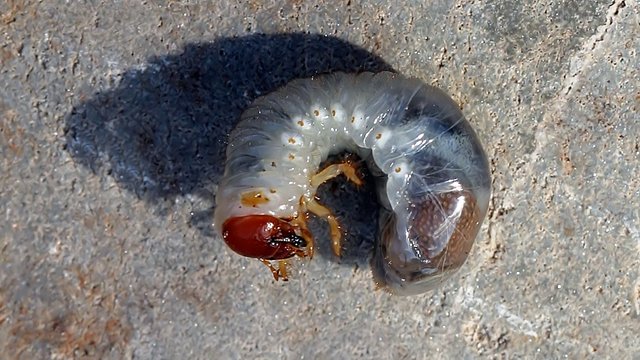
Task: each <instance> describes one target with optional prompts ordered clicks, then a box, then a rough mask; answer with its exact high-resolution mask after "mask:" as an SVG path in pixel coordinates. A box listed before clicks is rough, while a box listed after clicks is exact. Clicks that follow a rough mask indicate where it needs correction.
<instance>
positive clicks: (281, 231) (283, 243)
mask: <svg viewBox="0 0 640 360" xmlns="http://www.w3.org/2000/svg"><path fill="white" fill-rule="evenodd" d="M222 237H223V239H224V242H225V243H227V245H228V246H229V247H230V248H231V249H232V250H233V251H235V252H236V253H238V254H240V255H243V256H246V257H251V258H258V259H266V260H281V259H287V258H290V257H292V256H294V255H296V254H299V253H300V251H301V249H302V248H305V247H306V246H307V242H306V240H305V239H303V238H302V237H300V236H298V235H296V233H295V229H294V228H293V226H291V225H290V224H289V223H288V222H286V221H284V220H282V219H279V218H277V217H274V216H271V215H247V216H240V217H232V218H229V219H227V220H226V221H225V222H224V224H223V225H222Z"/></svg>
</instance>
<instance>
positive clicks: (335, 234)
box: [307, 199, 342, 256]
mask: <svg viewBox="0 0 640 360" xmlns="http://www.w3.org/2000/svg"><path fill="white" fill-rule="evenodd" d="M307 210H309V211H310V212H312V213H314V214H316V215H317V216H319V217H321V218H325V219H326V220H327V222H328V223H329V229H330V230H331V248H332V250H333V253H334V254H336V256H340V254H341V252H342V247H341V244H340V241H341V240H342V230H341V228H340V223H338V220H337V219H336V216H335V215H333V213H332V212H331V210H329V209H328V208H326V207H325V206H324V205H322V204H320V203H319V202H318V201H317V200H315V199H313V200H311V201H309V202H308V203H307Z"/></svg>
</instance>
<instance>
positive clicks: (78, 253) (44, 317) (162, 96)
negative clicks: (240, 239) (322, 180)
mask: <svg viewBox="0 0 640 360" xmlns="http://www.w3.org/2000/svg"><path fill="white" fill-rule="evenodd" d="M260 34H262V35H260ZM320 34H322V35H320ZM0 36H1V37H0V64H1V66H0V84H1V87H0V217H1V218H2V220H1V221H0V349H2V352H1V353H0V357H2V358H23V359H45V358H76V357H77V358H85V357H86V358H113V359H119V358H142V359H172V358H189V359H191V358H194V359H195V358H201V359H205V358H220V359H246V358H265V359H275V358H291V359H296V358H307V359H309V358H311V359H337V358H375V359H385V358H388V359H420V358H425V359H426V358H429V359H432V358H436V359H437V358H485V357H486V358H540V359H543V358H544V359H549V358H562V357H568V358H585V357H594V358H616V359H621V358H627V359H628V358H635V359H639V358H640V337H639V336H638V334H640V271H639V267H640V201H639V200H638V199H639V198H640V180H639V178H638V173H640V161H639V156H640V149H639V148H640V140H639V134H640V121H639V115H638V114H639V110H640V109H639V108H640V86H639V85H640V74H639V72H638V69H639V68H640V62H639V61H638V51H639V49H640V15H639V12H638V4H637V2H636V1H635V0H624V1H623V0H615V1H612V0H607V1H603V0H596V1H577V0H568V1H544V0H538V1H532V2H527V1H525V2H521V1H514V0H505V1H472V0H457V1H453V0H451V1H409V0H406V1H392V2H391V1H389V2H387V1H374V2H369V3H368V4H359V2H356V1H337V0H333V1H317V2H306V1H285V0H271V1H260V0H256V1H213V2H204V1H202V2H200V1H162V2H155V1H148V2H147V1H133V0H127V1H120V2H106V1H87V2H82V3H80V2H68V1H54V0H52V1H17V0H6V1H3V2H0ZM390 68H392V69H395V70H396V71H398V72H401V73H403V74H406V75H411V76H416V77H419V78H421V79H424V80H425V81H427V82H428V83H432V84H434V85H437V86H439V87H442V88H443V89H445V90H446V91H448V92H449V93H450V94H451V95H452V96H453V98H454V99H456V100H457V101H458V102H459V103H460V104H461V106H463V111H464V112H465V114H466V115H467V117H468V119H470V121H471V122H472V123H473V124H474V126H475V127H476V129H477V131H478V133H479V135H480V137H481V139H482V140H483V142H484V144H485V146H486V149H487V151H488V153H489V156H490V158H491V166H492V172H493V189H494V194H493V198H492V202H491V207H490V213H489V217H488V219H487V220H486V222H485V224H484V226H483V229H482V232H481V234H480V236H479V238H478V240H477V242H476V246H475V247H474V250H473V252H472V254H471V256H470V258H469V260H468V262H467V264H466V265H465V266H464V267H463V269H462V270H461V271H460V272H459V273H458V274H457V275H456V276H454V278H453V279H452V280H451V281H449V282H447V283H446V284H445V285H443V286H442V287H441V288H439V289H437V290H435V291H433V292H431V293H429V294H425V295H422V296H413V297H395V296H391V295H388V294H386V293H384V292H382V291H375V290H374V284H373V282H372V281H371V275H370V268H369V264H368V260H367V256H368V254H369V251H370V249H371V241H370V237H369V235H371V233H372V232H373V231H374V230H372V229H374V228H375V226H374V225H375V221H376V218H375V211H371V210H373V209H374V207H375V206H374V204H373V203H372V202H371V200H370V196H368V195H367V194H369V193H368V191H370V189H368V188H364V189H362V190H361V191H359V192H358V191H355V190H354V189H352V188H349V187H347V186H346V185H345V184H339V183H338V184H334V185H330V186H328V187H327V188H325V192H324V195H325V198H326V199H327V202H329V203H333V204H338V203H341V202H342V204H339V205H340V207H339V210H338V213H339V215H340V216H341V218H342V219H343V221H344V223H345V227H347V228H348V229H349V231H350V235H349V242H348V244H347V246H348V249H347V256H346V258H345V259H343V260H342V261H337V259H335V258H333V257H332V256H331V255H330V253H329V251H328V250H327V246H328V245H327V243H326V241H324V242H323V241H322V240H320V241H319V242H320V245H321V247H322V248H321V253H320V255H319V256H317V257H316V258H314V259H313V261H311V262H310V263H305V264H302V265H298V267H297V269H296V273H295V274H294V276H293V279H292V281H290V282H289V283H281V282H279V283H275V282H274V281H272V279H271V277H270V275H269V274H268V272H267V271H266V269H265V268H264V267H263V266H262V265H261V264H259V263H258V262H257V261H251V260H248V259H243V258H240V257H239V256H236V255H234V254H232V253H230V252H229V251H228V250H227V249H226V248H225V246H223V245H224V244H223V243H222V242H221V241H220V240H219V239H217V238H216V237H215V235H214V232H213V230H212V228H211V225H210V218H211V213H212V207H213V197H214V194H215V188H216V187H215V184H216V182H217V179H218V178H219V177H220V175H221V170H222V166H223V163H224V156H223V151H224V147H225V136H226V134H227V133H228V132H229V130H230V129H231V128H232V127H233V125H234V123H235V121H236V120H237V117H238V115H239V114H240V112H241V111H242V110H243V109H244V108H245V107H246V106H247V105H248V104H249V103H250V102H251V100H252V99H254V98H255V97H257V96H259V95H260V94H264V93H267V92H269V91H271V90H273V89H274V88H276V87H278V86H280V85H282V84H284V83H286V82H287V81H289V80H291V79H293V78H297V77H304V76H309V75H311V74H314V73H318V72H328V71H338V70H342V71H362V70H373V71H376V70H381V69H390ZM369 195H370V194H369ZM344 203H352V204H344ZM316 225H317V227H318V234H319V236H318V237H319V238H322V234H323V233H324V234H326V228H325V227H324V226H323V224H322V222H320V221H318V222H317V223H316ZM298 272H299V273H298Z"/></svg>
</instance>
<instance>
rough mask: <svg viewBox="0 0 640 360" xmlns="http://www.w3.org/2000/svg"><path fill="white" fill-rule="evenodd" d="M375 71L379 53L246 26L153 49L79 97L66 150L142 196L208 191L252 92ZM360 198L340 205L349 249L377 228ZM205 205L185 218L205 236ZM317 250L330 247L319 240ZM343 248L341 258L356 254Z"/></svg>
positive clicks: (208, 218)
mask: <svg viewBox="0 0 640 360" xmlns="http://www.w3.org/2000/svg"><path fill="white" fill-rule="evenodd" d="M382 70H392V69H391V67H390V66H389V65H388V64H387V63H385V62H384V61H383V60H382V59H381V58H379V57H378V56H376V55H374V54H371V53H370V52H368V51H366V50H364V49H362V48H360V47H358V46H355V45H352V44H349V43H347V42H345V41H343V40H341V39H338V38H336V37H331V36H323V35H310V34H302V33H295V34H278V35H249V36H244V37H235V38H221V39H219V40H216V41H214V42H212V43H198V44H190V45H187V46H186V47H185V49H184V51H183V52H182V53H181V54H177V55H168V56H157V57H153V58H151V59H150V60H149V62H148V63H147V64H146V66H144V68H143V69H142V70H141V69H139V68H138V69H131V70H129V71H127V72H126V73H125V74H124V75H123V77H122V80H121V82H120V83H119V84H118V85H117V86H116V87H115V88H114V89H110V90H107V91H104V92H99V93H96V94H95V95H94V96H93V97H92V98H91V99H89V100H87V101H85V102H83V103H81V104H79V105H77V106H76V107H75V108H74V109H73V110H72V112H71V113H70V114H69V115H68V116H67V118H66V128H65V135H66V149H67V151H69V153H70V154H71V155H72V157H73V158H74V160H75V161H76V162H77V163H79V164H81V165H83V166H86V167H88V168H90V169H91V170H93V171H94V172H95V173H97V174H102V173H106V174H108V176H112V177H113V178H114V179H115V180H116V182H117V183H118V184H119V185H120V186H121V187H122V188H124V189H126V190H128V191H130V192H132V193H134V194H135V195H136V196H138V197H139V198H142V199H144V200H146V201H150V202H156V201H158V200H171V199H173V198H175V197H176V196H184V195H198V196H202V197H207V196H211V195H210V189H211V188H212V186H213V185H214V184H216V183H217V182H218V180H219V178H220V177H221V175H222V173H223V170H224V160H225V156H224V152H225V148H226V138H227V135H228V134H229V132H230V130H231V129H232V128H233V127H234V125H235V124H236V122H237V121H238V120H239V117H240V114H241V113H242V111H243V110H244V109H245V108H246V107H247V106H248V105H249V104H250V103H251V102H252V101H253V100H254V99H255V98H257V97H259V96H261V95H264V94H267V93H269V92H271V91H273V90H275V89H276V88H278V87H280V86H282V85H284V84H286V83H287V82H289V81H291V80H293V79H296V78H305V77H310V76H312V75H315V74H321V73H330V72H336V71H343V72H361V71H373V72H377V71H382ZM332 186H333V188H332V189H333V191H332V190H331V189H329V190H327V189H326V188H325V189H323V191H324V193H325V194H326V195H327V196H328V197H331V196H332V195H331V193H334V194H336V196H338V197H341V196H343V195H344V194H342V193H343V192H344V191H345V190H349V189H348V188H346V187H345V186H348V185H345V184H342V183H338V185H335V184H334V185H332ZM336 186H338V188H336ZM336 189H337V190H336ZM370 190H371V189H360V190H359V191H364V192H367V191H370ZM355 196H357V194H356V195H355ZM359 198H360V199H362V196H360V197H359ZM365 198H368V199H364V200H360V201H361V202H363V204H362V205H358V204H355V206H356V207H355V208H351V209H352V210H349V209H345V210H344V211H349V212H350V214H348V216H349V218H350V222H354V224H353V225H354V226H355V227H356V228H359V227H360V226H362V227H361V229H362V230H363V231H362V233H361V234H360V235H353V236H349V238H351V240H353V241H355V243H356V244H355V246H349V244H346V247H347V248H354V249H359V248H361V247H362V246H361V245H362V244H365V243H370V242H371V239H372V238H371V239H364V236H369V235H365V233H368V232H369V231H368V229H369V228H370V229H372V230H373V234H375V229H376V226H377V217H376V218H375V219H374V222H373V223H371V222H370V219H371V217H372V214H371V211H362V210H360V209H359V207H358V206H363V207H369V206H371V203H370V202H371V199H370V198H371V197H370V196H369V197H365ZM349 201H351V199H349ZM358 201H359V200H357V199H355V200H353V202H356V203H357V202H358ZM328 202H332V201H331V200H329V201H328ZM341 202H342V201H341ZM352 205H353V204H352ZM346 206H350V205H349V204H346ZM374 207H375V206H374ZM353 209H355V210H353ZM212 212H213V211H212V210H211V209H209V210H207V211H203V212H201V213H199V214H195V215H194V217H193V219H192V220H193V222H194V224H192V225H195V226H197V227H198V228H200V229H201V230H202V231H203V235H205V236H212V234H211V227H210V226H204V225H202V224H208V223H210V221H211V214H212ZM338 215H341V214H340V213H339V214H338ZM359 216H360V217H362V219H360V220H359ZM359 222H360V224H358V223H359ZM349 227H350V225H349V224H345V228H349ZM321 232H322V231H321ZM358 233H359V232H358ZM361 235H362V236H361ZM321 236H323V235H320V234H318V237H319V238H323V237H321ZM354 237H355V238H354ZM347 242H349V239H347ZM358 244H360V245H358ZM319 245H321V244H319ZM365 248H368V249H369V250H370V247H369V246H365ZM323 249H324V250H323ZM362 250H365V249H362ZM367 251H368V250H367ZM323 254H324V255H328V251H327V250H326V248H325V247H324V246H321V247H320V255H323ZM349 254H350V251H346V254H345V257H343V259H342V260H343V261H344V262H347V263H349V262H353V261H350V260H349V259H352V260H356V259H357V258H361V257H362V255H363V254H362V252H361V251H356V253H355V254H353V256H350V255H349ZM356 262H357V263H360V261H358V260H356Z"/></svg>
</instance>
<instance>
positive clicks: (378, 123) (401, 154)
mask: <svg viewBox="0 0 640 360" xmlns="http://www.w3.org/2000/svg"><path fill="white" fill-rule="evenodd" d="M343 151H349V152H353V153H356V154H358V155H359V156H360V157H361V158H362V159H364V160H366V162H367V164H368V166H369V169H370V170H371V172H372V174H373V175H374V176H375V177H376V178H377V186H378V198H379V202H380V204H381V219H380V225H379V226H380V228H379V231H378V239H377V244H378V245H377V250H376V254H375V257H376V263H377V264H378V265H379V266H380V268H381V274H382V275H381V276H382V278H381V279H379V280H381V281H382V283H383V284H384V285H386V286H387V287H388V288H389V289H390V290H392V291H394V292H397V293H405V294H409V293H418V292H422V291H425V290H428V289H430V288H432V287H433V285H435V284H436V283H438V282H439V281H440V280H442V279H443V278H445V277H446V276H447V275H449V274H450V273H451V272H452V271H454V270H456V269H458V268H459V267H460V266H461V265H462V264H463V263H464V261H465V259H466V257H467V255H468V253H469V251H470V249H471V246H472V244H473V241H474V239H475V237H476V235H477V233H478V231H479V228H480V225H481V223H482V220H483V218H484V216H485V214H486V210H487V207H488V202H489V196H490V174H489V168H488V162H487V159H486V155H485V153H484V151H483V149H482V147H481V145H480V142H479V140H478V138H477V136H476V134H475V132H474V131H473V129H472V128H471V126H470V125H469V123H468V122H467V121H466V120H465V119H464V116H463V115H462V113H461V111H460V110H459V108H458V107H457V105H456V104H455V102H453V101H452V100H451V99H450V98H449V97H448V96H447V95H446V94H444V93H443V92H442V91H440V90H438V89H436V88H434V87H431V86H428V85H426V84H424V83H423V82H421V81H419V80H416V79H407V78H404V77H402V76H400V75H398V74H394V73H389V72H383V73H378V74H372V73H362V74H343V73H338V74H330V75H322V76H317V77H315V78H311V79H301V80H294V81H292V82H291V83H289V84H288V85H286V86H285V87H283V88H281V89H280V90H277V91H275V92H274V93H271V94H269V95H267V96H265V97H262V98H259V99H257V100H256V101H255V102H254V103H253V104H252V105H251V106H250V108H249V109H247V110H246V111H245V112H244V113H243V115H242V118H241V121H240V122H239V124H238V125H237V127H236V128H235V129H234V131H233V132H232V133H231V135H230V138H229V146H228V148H227V163H226V169H225V173H224V176H223V178H222V181H221V182H220V184H219V187H218V192H217V194H216V210H215V219H214V222H215V224H216V226H217V228H218V229H220V232H221V234H222V235H223V236H224V237H225V240H228V241H227V242H228V243H229V239H231V241H233V239H232V238H233V236H234V235H233V234H230V233H229V231H226V232H225V230H224V226H223V225H224V224H225V222H228V221H229V219H234V218H242V217H246V216H255V215H270V216H272V217H274V218H276V219H282V221H283V222H285V223H289V222H290V221H292V220H293V219H299V218H300V217H301V216H302V215H303V214H301V212H304V211H306V210H307V209H305V208H304V204H305V203H308V202H310V201H313V199H314V195H315V193H316V190H317V186H318V185H319V184H317V182H314V181H313V176H314V174H316V173H317V172H318V167H319V166H320V163H321V162H322V161H323V160H325V159H327V157H328V156H329V155H330V154H333V153H339V152H343ZM301 206H302V207H301ZM283 226H284V225H283ZM301 230H304V229H301ZM298 235H304V234H298ZM243 241H244V240H243ZM240 252H241V253H242V251H240ZM296 254H298V255H300V254H299V253H296ZM291 255H293V253H291ZM248 256H251V255H248ZM257 257H259V256H257ZM274 259H275V258H274Z"/></svg>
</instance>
